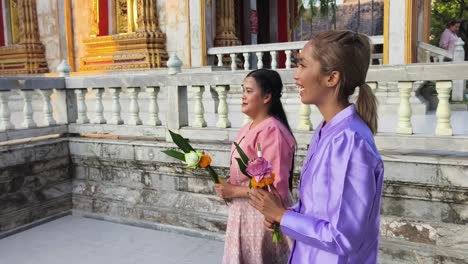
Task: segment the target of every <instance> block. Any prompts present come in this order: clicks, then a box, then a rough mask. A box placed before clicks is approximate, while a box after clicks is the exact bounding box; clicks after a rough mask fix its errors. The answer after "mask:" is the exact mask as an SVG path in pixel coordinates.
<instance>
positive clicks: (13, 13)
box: [10, 0, 20, 44]
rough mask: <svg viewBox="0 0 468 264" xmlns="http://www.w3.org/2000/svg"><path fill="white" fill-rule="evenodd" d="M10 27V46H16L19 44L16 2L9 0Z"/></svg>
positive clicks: (15, 0)
mask: <svg viewBox="0 0 468 264" xmlns="http://www.w3.org/2000/svg"><path fill="white" fill-rule="evenodd" d="M10 25H11V42H12V44H17V43H19V42H20V27H19V19H18V0H10Z"/></svg>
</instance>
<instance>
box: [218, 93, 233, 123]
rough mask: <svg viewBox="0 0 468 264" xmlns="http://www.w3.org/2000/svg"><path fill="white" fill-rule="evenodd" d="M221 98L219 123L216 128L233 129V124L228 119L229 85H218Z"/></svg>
mask: <svg viewBox="0 0 468 264" xmlns="http://www.w3.org/2000/svg"><path fill="white" fill-rule="evenodd" d="M215 90H216V92H217V93H218V96H219V105H218V122H217V123H216V126H217V127H219V128H228V127H231V122H229V119H228V113H229V109H228V104H227V93H228V91H229V86H227V85H218V86H216V88H215Z"/></svg>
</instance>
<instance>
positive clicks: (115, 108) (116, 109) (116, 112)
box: [108, 87, 124, 125]
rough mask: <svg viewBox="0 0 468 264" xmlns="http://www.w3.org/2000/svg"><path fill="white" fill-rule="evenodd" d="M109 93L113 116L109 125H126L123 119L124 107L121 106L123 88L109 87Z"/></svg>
mask: <svg viewBox="0 0 468 264" xmlns="http://www.w3.org/2000/svg"><path fill="white" fill-rule="evenodd" d="M109 92H110V94H111V97H112V114H111V115H112V116H111V119H110V120H109V122H108V123H109V124H111V125H121V124H123V123H124V122H123V120H122V117H121V111H122V107H121V106H120V93H121V92H122V88H121V87H109Z"/></svg>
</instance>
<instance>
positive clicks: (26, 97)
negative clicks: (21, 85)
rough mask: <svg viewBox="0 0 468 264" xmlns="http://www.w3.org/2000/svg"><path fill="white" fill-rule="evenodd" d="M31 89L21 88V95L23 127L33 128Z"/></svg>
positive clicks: (34, 125) (34, 124)
mask: <svg viewBox="0 0 468 264" xmlns="http://www.w3.org/2000/svg"><path fill="white" fill-rule="evenodd" d="M33 92H34V91H33V90H22V91H21V92H20V93H21V96H23V102H24V106H23V124H22V125H23V127H24V128H33V127H36V126H37V125H36V122H34V120H33V113H34V112H33V108H32V94H33Z"/></svg>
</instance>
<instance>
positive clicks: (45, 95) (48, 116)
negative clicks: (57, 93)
mask: <svg viewBox="0 0 468 264" xmlns="http://www.w3.org/2000/svg"><path fill="white" fill-rule="evenodd" d="M39 93H40V94H41V96H42V103H43V105H44V106H43V113H44V124H45V125H46V126H53V125H55V124H57V122H56V121H55V119H54V116H53V114H52V104H51V103H50V96H51V94H52V90H50V89H41V90H39Z"/></svg>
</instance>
